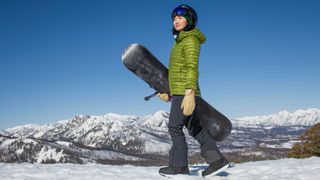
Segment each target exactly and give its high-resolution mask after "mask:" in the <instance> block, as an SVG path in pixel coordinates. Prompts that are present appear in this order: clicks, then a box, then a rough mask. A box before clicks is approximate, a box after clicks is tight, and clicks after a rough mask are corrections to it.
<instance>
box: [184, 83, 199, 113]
mask: <svg viewBox="0 0 320 180" xmlns="http://www.w3.org/2000/svg"><path fill="white" fill-rule="evenodd" d="M194 94H195V92H194V90H193V89H186V91H185V93H184V97H183V100H182V103H181V109H182V111H183V115H185V116H190V115H191V114H192V113H193V111H194V108H195V106H196V102H195V98H194Z"/></svg>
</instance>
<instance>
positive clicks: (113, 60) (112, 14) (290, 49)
mask: <svg viewBox="0 0 320 180" xmlns="http://www.w3.org/2000/svg"><path fill="white" fill-rule="evenodd" d="M182 3H186V4H189V5H191V6H192V7H194V9H195V10H196V11H197V12H198V16H199V22H198V27H199V28H200V30H201V31H202V32H203V33H204V34H205V35H206V37H207V42H206V43H205V44H204V45H203V46H202V50H201V56H200V63H199V71H200V79H199V81H200V87H201V90H202V96H203V98H204V99H206V100H207V101H208V102H209V103H210V104H212V105H213V106H214V107H216V108H217V109H218V110H220V111H221V112H223V113H224V114H226V115H227V116H228V117H230V118H235V117H240V116H245V115H261V114H269V113H274V112H278V111H281V110H289V111H293V110H296V109H299V108H303V109H304V108H309V107H313V108H320V96H319V92H320V83H319V77H320V71H319V67H320V33H319V32H320V2H319V1H317V0H242V1H238V0H228V1H222V0H219V1H218V0H212V1H169V0H167V1H164V0H153V1H150V0H148V1H147V0H145V1H144V0H136V1H129V0H127V1H124V0H117V1H97V0H94V1H89V0H87V1H83V0H79V1H72V0H50V1H49V0H32V1H31V0H20V1H17V0H10V1H9V0H1V1H0V22H1V25H0V129H4V128H8V127H13V126H16V125H22V124H27V123H37V124H44V123H51V122H56V121H58V120H63V119H68V118H71V117H73V116H74V115H77V114H90V115H103V114H106V113H108V112H112V113H118V114H133V115H146V114H151V113H154V112H156V111H158V110H160V109H163V110H165V111H169V109H170V104H168V103H164V102H161V101H160V100H158V99H156V98H155V99H153V100H151V101H150V102H145V101H144V100H143V97H144V96H146V95H149V94H151V93H153V90H152V89H150V88H149V87H148V86H147V85H146V84H145V83H144V82H142V81H141V80H140V79H138V78H137V77H135V76H134V75H133V74H132V73H131V72H129V71H128V70H127V69H126V68H125V67H124V66H123V65H122V63H121V54H122V52H123V49H124V48H126V47H127V46H128V45H129V44H131V43H140V44H143V45H145V46H146V47H147V48H149V49H150V50H151V51H152V52H153V54H154V55H155V56H156V57H158V58H159V59H160V60H161V61H162V63H163V64H165V65H167V64H168V58H169V51H170V48H171V46H172V43H173V37H172V34H171V27H172V22H171V19H170V14H171V11H172V9H173V8H174V7H176V6H177V5H179V4H182Z"/></svg>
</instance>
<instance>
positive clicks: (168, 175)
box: [159, 173, 189, 178]
mask: <svg viewBox="0 0 320 180" xmlns="http://www.w3.org/2000/svg"><path fill="white" fill-rule="evenodd" d="M159 174H160V175H161V176H163V177H166V178H172V177H173V176H177V175H183V176H189V174H163V173H159Z"/></svg>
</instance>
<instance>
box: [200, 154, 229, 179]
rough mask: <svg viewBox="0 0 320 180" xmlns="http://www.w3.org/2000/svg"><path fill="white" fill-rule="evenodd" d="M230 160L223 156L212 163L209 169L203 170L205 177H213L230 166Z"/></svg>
mask: <svg viewBox="0 0 320 180" xmlns="http://www.w3.org/2000/svg"><path fill="white" fill-rule="evenodd" d="M229 165H230V164H229V162H228V161H227V160H226V159H225V158H222V159H220V160H218V161H216V162H213V163H210V165H209V166H208V168H207V169H205V170H204V171H203V172H202V176H203V177H211V176H215V175H217V174H219V173H220V172H222V171H224V170H225V169H227V168H228V167H229Z"/></svg>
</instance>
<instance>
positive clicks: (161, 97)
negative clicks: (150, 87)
mask: <svg viewBox="0 0 320 180" xmlns="http://www.w3.org/2000/svg"><path fill="white" fill-rule="evenodd" d="M157 96H158V97H159V98H160V99H161V100H162V101H165V102H168V101H169V99H170V98H169V95H168V94H167V93H157Z"/></svg>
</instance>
